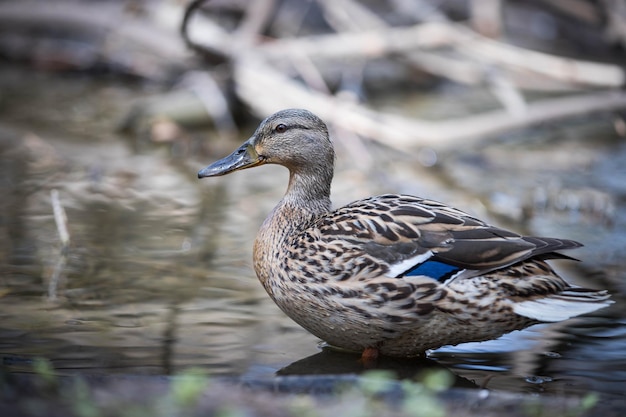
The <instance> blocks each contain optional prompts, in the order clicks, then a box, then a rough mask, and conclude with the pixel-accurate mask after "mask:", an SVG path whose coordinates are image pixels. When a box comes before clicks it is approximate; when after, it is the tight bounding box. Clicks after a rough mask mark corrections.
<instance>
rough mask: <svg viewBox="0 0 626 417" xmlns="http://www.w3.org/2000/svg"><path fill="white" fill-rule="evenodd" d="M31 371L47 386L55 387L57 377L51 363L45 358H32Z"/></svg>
mask: <svg viewBox="0 0 626 417" xmlns="http://www.w3.org/2000/svg"><path fill="white" fill-rule="evenodd" d="M33 371H34V372H35V374H36V375H37V376H38V377H39V378H40V379H41V381H42V382H43V383H44V384H45V385H46V386H47V387H55V386H56V384H57V377H56V374H55V373H54V367H53V366H52V363H50V361H49V360H48V359H46V358H35V359H34V360H33Z"/></svg>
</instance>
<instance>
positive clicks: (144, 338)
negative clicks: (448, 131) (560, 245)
mask: <svg viewBox="0 0 626 417" xmlns="http://www.w3.org/2000/svg"><path fill="white" fill-rule="evenodd" d="M4 71H5V73H3V74H2V77H0V79H2V82H3V84H4V85H3V86H2V87H3V89H4V91H5V93H4V96H3V100H2V105H1V106H0V116H1V117H2V118H1V119H0V120H1V123H2V130H0V179H1V180H0V193H1V195H2V196H3V198H2V202H1V203H0V208H1V209H2V211H1V216H2V217H1V221H0V238H1V239H0V240H1V242H2V243H0V271H1V275H0V357H1V358H2V364H3V367H4V368H5V369H8V370H9V371H12V372H30V371H31V369H32V368H31V366H32V361H33V359H34V358H36V357H44V358H47V359H49V360H50V361H51V362H52V364H53V366H54V367H55V369H56V370H57V371H58V372H60V373H87V374H142V375H163V374H172V373H176V372H180V371H182V370H184V369H187V368H190V367H200V368H204V369H207V370H209V371H210V372H211V373H212V374H213V375H219V376H234V377H241V378H244V379H248V380H251V379H259V378H272V377H273V376H275V375H277V374H279V375H286V374H297V375H311V374H319V373H330V374H337V373H358V372H361V371H363V369H362V367H361V365H360V364H359V362H358V361H357V358H356V357H354V356H353V355H348V354H343V353H339V352H334V351H331V350H329V349H327V348H323V346H322V345H320V341H319V340H317V339H316V338H315V337H313V336H311V335H310V334H308V333H307V332H305V331H304V330H302V329H301V328H299V327H298V326H297V325H295V324H294V323H293V322H291V320H289V319H288V318H286V317H285V316H284V315H283V314H282V313H281V312H280V311H279V310H278V308H277V307H275V306H274V304H273V303H272V302H271V300H270V299H269V298H268V297H267V295H266V294H265V293H264V291H263V290H262V288H261V286H260V284H259V283H258V282H257V280H256V278H255V276H254V272H253V271H252V269H251V262H250V258H251V246H252V241H253V239H254V235H255V233H256V229H257V228H258V226H259V225H260V223H261V221H262V219H263V218H264V216H265V215H266V214H267V213H268V211H269V210H270V209H271V207H272V206H273V204H274V203H275V202H276V201H277V200H278V199H279V198H280V196H281V194H282V192H283V190H284V187H285V184H286V173H285V172H284V170H282V169H281V168H277V167H264V168H262V169H258V170H250V171H244V172H241V173H237V174H235V175H231V176H227V177H223V178H217V179H211V180H203V181H198V180H197V179H195V173H196V171H197V169H198V168H200V167H201V166H203V165H205V164H207V163H209V162H211V161H212V160H214V159H216V158H218V157H219V156H221V155H216V154H210V155H205V156H202V157H198V156H193V155H192V154H193V152H192V153H189V154H182V155H180V154H178V153H177V152H175V149H176V147H175V144H165V145H160V146H157V145H153V144H150V143H144V142H142V143H140V145H141V146H137V143H136V141H137V140H138V139H137V138H130V139H129V138H124V137H121V136H118V135H116V134H115V133H114V129H113V127H114V122H115V120H116V119H117V118H118V117H119V116H120V115H121V114H122V113H123V111H125V107H124V103H127V102H128V100H129V98H131V97H133V96H134V95H148V94H149V93H150V91H149V89H148V88H146V87H145V86H144V87H141V86H137V85H131V86H128V85H120V84H119V83H117V82H115V81H111V82H96V81H93V80H90V79H73V78H69V77H55V76H51V75H43V74H29V76H28V77H24V76H23V75H22V76H20V75H18V74H16V73H14V72H8V70H4ZM44 87H45V88H44ZM443 99H444V100H445V97H444V98H443ZM594 123H595V124H593V123H591V126H592V127H590V128H589V129H588V130H583V129H580V128H579V129H578V131H579V132H583V131H584V132H585V133H586V134H588V133H589V131H591V132H595V133H593V134H594V135H597V136H595V137H593V140H592V141H591V142H589V140H588V138H583V137H581V138H579V137H572V135H575V132H572V130H577V129H571V128H570V127H567V126H562V127H555V128H554V129H553V130H550V131H549V134H546V133H545V131H538V132H535V134H534V136H532V137H533V141H532V142H531V145H530V146H529V145H520V144H519V141H518V140H517V139H516V138H515V137H513V138H505V140H502V141H499V142H497V143H492V144H491V145H490V146H489V147H486V148H485V149H480V150H479V149H471V150H467V151H466V152H456V153H453V154H450V155H447V156H446V155H442V156H440V158H441V159H443V161H442V162H441V165H439V167H443V169H442V170H440V169H437V168H433V169H429V168H424V167H421V166H416V165H419V164H415V162H414V159H413V158H411V157H407V156H400V155H398V154H395V153H393V152H385V151H380V150H379V149H377V148H376V150H374V151H371V153H370V154H366V155H365V156H364V155H363V154H358V153H356V152H355V151H353V150H352V151H351V150H350V146H348V145H343V144H342V143H339V144H338V152H339V160H338V169H337V176H336V181H335V183H334V186H333V187H334V188H333V190H334V195H335V203H336V204H342V203H346V202H348V201H350V200H352V199H355V198H359V197H364V196H367V195H370V194H373V193H380V192H384V191H398V192H409V193H412V194H417V195H423V196H428V197H432V198H436V199H440V200H444V201H447V202H450V203H452V204H454V205H456V206H459V207H462V208H464V209H466V210H468V211H471V212H472V213H475V214H477V215H480V216H487V218H489V219H490V220H491V221H493V222H499V223H501V224H505V225H507V226H509V227H513V228H516V229H517V230H520V231H524V232H531V233H534V234H545V235H555V236H564V237H568V238H574V239H578V240H581V241H583V242H585V243H586V244H587V246H586V247H585V248H584V249H582V250H579V251H577V252H576V253H575V254H574V256H576V257H578V258H580V259H582V260H583V261H584V262H582V263H573V262H569V263H564V264H560V266H561V268H562V271H563V273H564V275H565V276H566V277H567V279H569V280H572V281H574V282H577V283H579V284H584V285H588V286H593V287H597V288H608V289H610V290H611V292H612V293H613V294H614V299H615V300H616V301H617V302H616V304H614V305H613V306H611V307H610V308H607V309H604V310H601V311H598V312H596V313H594V314H591V315H587V316H585V317H579V318H576V319H572V320H569V321H567V322H564V323H556V324H550V325H538V326H534V327H531V328H529V329H526V330H524V331H520V332H514V333H511V334H508V335H505V336H503V337H502V338H500V339H498V340H495V341H490V342H484V343H470V344H464V345H459V346H456V347H443V348H441V349H438V350H436V351H434V352H432V353H431V354H430V359H428V360H411V361H399V360H385V361H383V362H382V363H381V364H380V366H381V367H386V368H389V369H392V370H394V371H396V372H397V373H398V375H399V376H402V377H411V376H413V375H416V374H419V373H420V372H421V371H422V370H423V369H424V368H425V367H438V368H442V367H443V368H445V369H448V370H449V371H451V372H452V373H454V374H455V375H456V378H457V379H456V381H457V385H461V386H475V387H487V388H490V389H499V390H506V391H515V392H522V391H524V392H549V393H559V394H577V393H583V392H587V391H588V390H595V391H598V392H602V393H607V394H615V395H620V396H623V395H626V392H625V390H626V388H625V387H626V384H624V383H625V382H626V319H625V318H624V317H625V315H624V311H625V308H624V305H625V304H624V301H625V300H624V295H623V294H624V292H625V291H624V288H625V284H624V282H625V279H624V278H625V276H624V273H623V272H622V271H624V268H625V267H626V260H624V257H623V254H624V253H625V251H624V249H625V247H626V245H625V243H624V242H625V237H624V236H626V233H624V232H626V230H625V228H626V226H625V224H626V221H625V216H626V211H625V210H624V207H623V202H624V201H625V197H626V187H624V184H625V182H624V178H626V177H625V176H624V166H626V164H625V163H624V161H626V148H625V147H624V145H623V143H620V142H619V141H618V140H614V139H612V138H611V136H610V120H609V119H608V118H607V119H606V120H604V119H602V118H598V120H596V121H595V122H594ZM585 126H587V125H585ZM194 135H196V136H194V137H192V142H193V143H196V142H197V141H202V140H206V136H208V135H207V133H206V132H200V133H197V132H196V133H194ZM542 135H543V136H542ZM601 135H602V136H601ZM563 136H566V137H567V140H564V139H554V138H555V137H556V138H562V137H563ZM600 137H601V138H602V139H598V138H600ZM236 145H237V144H236V143H229V144H221V145H219V146H220V147H223V149H221V148H220V152H221V154H224V153H226V152H227V151H228V150H229V148H233V149H234V148H235V146H236ZM372 147H375V145H372ZM555 149H556V151H555ZM564 153H565V154H567V155H568V157H563V154H564ZM512 154H514V155H515V157H514V158H503V155H509V156H510V155H512ZM373 155H376V158H373V157H372V156H373ZM541 158H544V159H545V161H550V163H549V164H547V163H545V161H543V162H542V159H541ZM364 161H370V162H369V165H367V166H364ZM582 169H584V174H580V172H581V170H582ZM494 173H497V175H496V176H494ZM486 177H488V178H491V179H492V180H490V181H489V182H485V181H484V178H486ZM619 178H621V180H620V179H619ZM551 187H552V188H551ZM53 189H54V190H57V191H58V193H59V197H60V203H61V205H62V206H63V207H64V209H65V211H66V214H67V223H68V229H69V233H70V239H71V243H70V246H69V248H68V249H67V251H66V252H62V250H61V247H62V245H61V243H60V241H59V234H58V232H57V227H56V224H55V220H54V217H53V215H52V204H51V191H52V190H53ZM555 189H556V191H555ZM542 190H543V191H542ZM542 193H543V194H542ZM529 195H530V197H528V196H529ZM543 195H545V196H548V197H546V198H544V199H540V198H539V197H537V196H543ZM559 196H560V197H559ZM520 200H521V201H520ZM529 201H530V203H529ZM577 202H578V203H577ZM59 262H63V263H62V264H61V265H62V266H63V267H62V269H61V274H60V276H59V279H58V281H52V280H51V277H52V276H53V274H54V269H55V266H56V265H57V264H58V263H59Z"/></svg>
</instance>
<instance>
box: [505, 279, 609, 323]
mask: <svg viewBox="0 0 626 417" xmlns="http://www.w3.org/2000/svg"><path fill="white" fill-rule="evenodd" d="M610 297H611V295H610V294H609V293H608V291H606V290H602V291H596V290H590V289H588V288H581V287H570V288H567V289H565V290H563V291H561V292H560V293H558V294H553V295H549V296H547V297H543V298H537V299H534V300H526V301H520V302H515V303H514V305H513V311H514V312H515V313H516V314H519V315H520V316H524V317H528V318H531V319H535V320H538V321H543V322H556V321H563V320H567V319H569V318H572V317H576V316H580V315H582V314H587V313H591V312H592V311H595V310H599V309H601V308H604V307H608V306H609V305H611V304H613V301H611V300H609V298H610Z"/></svg>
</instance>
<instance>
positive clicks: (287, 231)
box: [198, 109, 611, 356]
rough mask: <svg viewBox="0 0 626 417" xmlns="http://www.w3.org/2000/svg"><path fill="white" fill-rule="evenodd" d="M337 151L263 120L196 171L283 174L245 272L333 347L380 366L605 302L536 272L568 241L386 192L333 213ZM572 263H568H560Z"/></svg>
mask: <svg viewBox="0 0 626 417" xmlns="http://www.w3.org/2000/svg"><path fill="white" fill-rule="evenodd" d="M334 158H335V152H334V150H333V145H332V143H331V141H330V139H329V136H328V130H327V128H326V125H325V124H324V122H323V121H322V120H320V119H319V118H318V117H317V116H315V115H314V114H312V113H310V112H308V111H306V110H300V109H290V110H283V111H280V112H278V113H276V114H274V115H272V116H270V117H268V118H267V119H265V120H264V121H263V122H262V123H261V125H260V126H259V127H258V128H257V130H256V132H254V134H253V135H252V137H251V138H250V139H248V140H247V141H246V142H245V143H244V144H243V145H242V146H241V147H240V148H239V149H237V150H236V151H235V152H233V153H232V154H231V155H229V156H227V157H226V158H224V159H222V160H220V161H217V162H215V163H213V164H212V165H210V166H208V167H207V168H204V169H203V170H201V171H200V172H199V173H198V177H199V178H204V177H213V176H218V175H225V174H228V173H230V172H233V171H237V170H240V169H245V168H251V167H254V166H258V165H263V164H279V165H283V166H285V167H287V168H288V169H289V185H288V187H287V192H286V193H285V196H284V197H283V199H282V200H281V201H280V203H278V205H277V206H276V207H275V208H274V210H273V211H272V213H271V214H270V215H269V217H268V218H267V219H266V220H265V221H264V222H263V225H262V226H261V229H260V230H259V233H258V235H257V237H256V241H255V243H254V270H255V271H256V274H257V276H258V278H259V280H260V281H261V283H262V284H263V286H264V287H265V290H266V291H267V293H268V294H269V295H270V297H271V298H272V299H273V300H274V302H276V304H277V305H278V306H279V307H280V308H281V309H282V310H283V311H284V312H285V313H286V314H287V315H288V316H289V317H291V318H292V319H293V320H294V321H296V322H297V323H298V324H299V325H301V326H302V327H304V328H305V329H307V330H308V331H309V332H311V333H313V334H314V335H315V336H317V337H319V338H321V339H323V340H325V341H326V342H328V343H329V344H331V345H333V346H337V347H340V348H344V349H348V350H352V351H357V352H363V354H364V356H366V355H368V356H369V355H376V354H378V353H380V354H383V355H390V356H416V355H419V354H421V353H423V352H424V351H426V350H427V349H434V348H437V347H440V346H443V345H452V344H458V343H462V342H469V341H482V340H488V339H493V338H496V337H499V336H500V335H502V334H504V333H507V332H510V331H512V330H517V329H522V328H524V327H527V326H529V325H531V324H533V323H538V322H554V321H560V320H565V319H568V318H570V317H574V316H577V315H580V314H585V313H589V312H591V311H594V310H597V309H599V308H602V307H606V306H607V305H609V304H610V303H611V301H610V300H608V298H609V294H608V293H607V292H606V291H595V290H591V289H587V288H581V287H576V286H573V285H570V284H568V283H567V282H565V281H564V280H563V279H562V278H561V277H559V276H558V275H557V274H556V273H555V272H554V271H553V270H552V268H551V267H550V266H549V265H548V264H547V263H546V260H547V259H555V258H568V257H567V256H565V255H561V254H559V253H557V252H555V251H560V250H564V249H571V248H577V247H579V246H581V244H580V243H578V242H574V241H572V240H565V239H554V238H543V237H529V236H520V235H518V234H517V233H513V232H510V231H507V230H504V229H500V228H498V227H495V226H491V225H489V224H487V223H485V222H483V221H481V220H479V219H476V218H474V217H472V216H470V215H468V214H466V213H464V212H462V211H460V210H457V209H455V208H452V207H448V206H446V205H444V204H442V203H438V202H436V201H431V200H426V199H423V198H419V197H412V196H408V195H395V194H386V195H381V196H377V197H370V198H366V199H364V200H359V201H355V202H353V203H351V204H348V205H347V206H345V207H342V208H339V209H337V210H332V209H331V202H330V184H331V181H332V178H333V165H334ZM570 259H571V258H570Z"/></svg>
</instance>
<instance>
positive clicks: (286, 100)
mask: <svg viewBox="0 0 626 417" xmlns="http://www.w3.org/2000/svg"><path fill="white" fill-rule="evenodd" d="M234 77H235V83H236V87H237V93H238V95H239V96H240V97H241V99H242V100H243V101H245V102H246V103H247V104H248V105H250V106H251V107H252V108H253V109H254V110H255V111H256V112H257V113H258V115H259V116H264V115H267V114H269V113H272V112H274V111H276V110H279V109H281V108H285V107H298V106H302V103H306V106H307V108H308V109H309V110H311V111H313V112H314V113H317V114H318V115H319V116H320V117H322V118H323V119H325V120H327V121H329V122H331V123H334V124H336V125H337V126H340V127H341V128H344V129H348V130H351V131H353V132H355V133H357V134H360V135H363V136H366V137H369V138H371V139H374V140H378V141H381V142H383V143H384V144H386V145H388V146H391V147H394V148H397V149H401V150H405V151H406V150H407V149H411V148H413V149H415V148H417V147H420V146H428V147H432V148H433V149H435V150H443V149H451V148H454V147H456V146H459V145H460V144H462V145H463V146H470V145H471V144H472V143H476V142H478V141H480V140H481V139H484V138H485V137H488V136H491V135H495V134H497V133H501V132H505V131H508V130H513V129H517V128H520V127H524V126H528V125H532V124H537V123H541V122H546V121H553V120H557V119H562V118H566V117H572V116H575V115H581V114H588V113H592V112H599V111H609V110H615V109H620V108H626V92H621V91H603V92H594V93H588V94H578V95H574V96H568V97H563V98H556V99H547V100H541V101H537V102H534V103H529V104H528V106H527V107H526V110H525V111H523V112H521V113H520V114H510V113H508V112H506V111H502V110H498V111H491V112H486V113H483V114H479V115H474V116H467V117H463V118H457V119H453V120H446V121H424V120H418V119H410V118H406V117H402V116H398V115H394V114H386V113H382V112H377V111H375V110H371V109H368V108H367V107H365V106H363V105H360V104H356V103H352V102H350V103H346V102H342V101H341V100H339V99H337V98H334V97H332V96H328V95H325V94H321V93H319V92H316V91H310V90H307V89H306V88H304V87H303V86H302V85H301V84H299V83H297V82H296V81H294V80H292V79H290V78H288V77H287V76H285V75H284V74H282V73H279V72H277V71H276V70H274V69H273V68H272V67H271V66H269V65H268V64H267V63H265V62H263V60H262V59H258V58H257V59H253V58H252V57H250V58H248V59H246V60H240V61H237V62H236V65H235V71H234ZM267 91H272V92H273V94H271V95H269V94H266V92H267Z"/></svg>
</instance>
